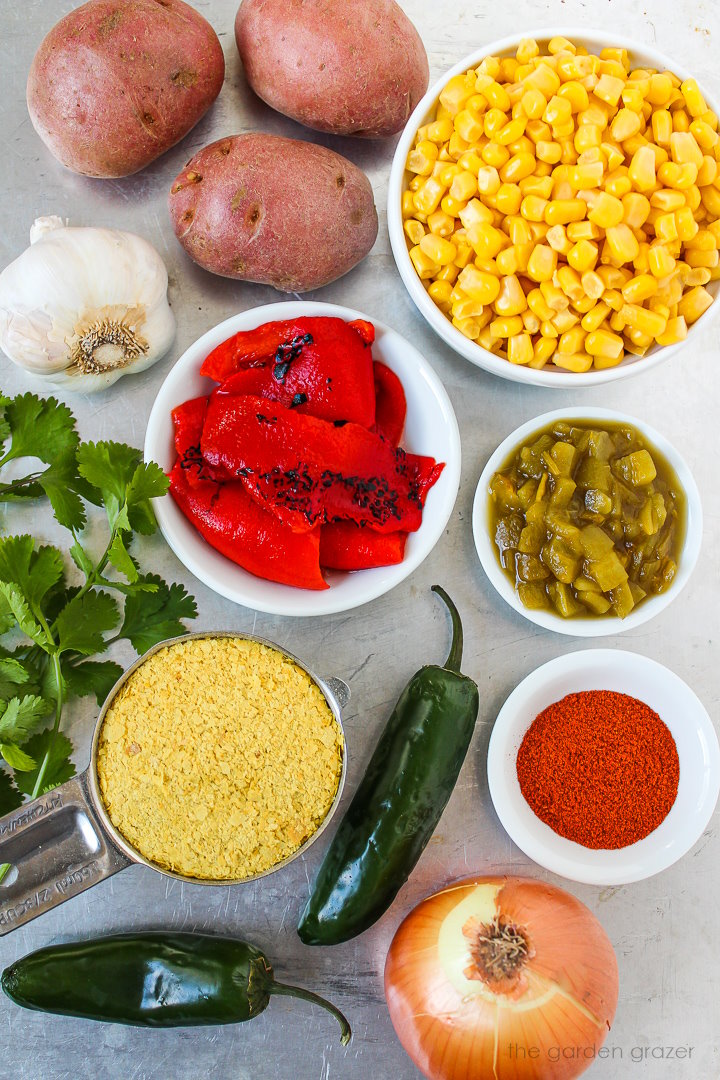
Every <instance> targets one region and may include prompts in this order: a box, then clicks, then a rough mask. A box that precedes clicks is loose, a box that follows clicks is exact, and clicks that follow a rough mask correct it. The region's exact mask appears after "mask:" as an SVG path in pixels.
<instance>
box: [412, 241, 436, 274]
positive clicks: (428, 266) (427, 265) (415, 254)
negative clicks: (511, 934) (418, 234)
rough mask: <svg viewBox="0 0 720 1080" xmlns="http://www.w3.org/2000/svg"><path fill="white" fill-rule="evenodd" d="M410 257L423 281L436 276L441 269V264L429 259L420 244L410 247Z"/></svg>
mask: <svg viewBox="0 0 720 1080" xmlns="http://www.w3.org/2000/svg"><path fill="white" fill-rule="evenodd" d="M410 258H411V260H412V264H413V266H414V267H415V271H416V273H417V275H418V277H419V278H420V280H421V281H428V280H429V279H430V278H433V277H435V275H436V274H437V272H438V270H439V269H440V267H439V265H438V264H437V263H436V262H433V260H432V259H429V258H428V257H427V255H426V254H425V252H424V251H423V250H422V249H421V248H420V246H419V245H416V246H415V247H412V248H410Z"/></svg>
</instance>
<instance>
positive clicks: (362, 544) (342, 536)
mask: <svg viewBox="0 0 720 1080" xmlns="http://www.w3.org/2000/svg"><path fill="white" fill-rule="evenodd" d="M406 540H407V533H404V532H392V533H379V532H374V531H373V530H372V529H363V528H362V527H360V526H358V525H356V524H355V522H354V521H333V522H330V523H329V524H327V525H323V526H322V528H321V530H320V565H321V566H326V567H327V568H328V569H329V570H369V569H370V568H371V567H373V566H393V565H395V563H401V562H402V561H403V558H404V555H405V541H406Z"/></svg>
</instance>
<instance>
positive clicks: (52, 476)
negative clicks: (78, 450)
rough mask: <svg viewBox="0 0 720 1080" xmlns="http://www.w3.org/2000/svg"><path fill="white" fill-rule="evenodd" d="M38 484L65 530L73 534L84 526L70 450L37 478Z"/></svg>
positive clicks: (81, 503) (83, 511)
mask: <svg viewBox="0 0 720 1080" xmlns="http://www.w3.org/2000/svg"><path fill="white" fill-rule="evenodd" d="M38 484H39V485H40V487H41V488H42V490H43V491H44V492H45V494H46V495H47V497H48V499H49V500H50V505H51V506H52V508H53V513H54V514H55V517H56V518H57V520H58V521H59V522H60V524H61V525H63V526H64V527H65V528H66V529H71V530H73V531H75V532H77V531H79V530H80V529H82V528H83V526H84V525H85V521H86V517H85V507H84V506H83V501H82V499H81V498H80V496H79V495H78V493H77V490H76V488H77V487H78V484H77V461H76V460H75V451H74V450H70V451H67V452H66V453H65V454H62V455H61V456H60V457H58V458H56V459H55V461H54V462H53V463H52V465H51V466H50V467H49V468H48V469H46V470H45V472H44V473H43V474H42V476H40V477H39V478H38Z"/></svg>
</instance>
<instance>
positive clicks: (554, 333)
mask: <svg viewBox="0 0 720 1080" xmlns="http://www.w3.org/2000/svg"><path fill="white" fill-rule="evenodd" d="M571 325H572V323H571ZM540 333H541V334H542V336H543V337H546V338H553V339H555V340H554V341H553V349H554V348H555V347H556V342H557V339H558V338H559V337H560V331H559V330H558V329H557V328H556V326H555V324H554V323H553V322H552V321H551V320H549V319H548V320H547V322H544V323H541V324H540Z"/></svg>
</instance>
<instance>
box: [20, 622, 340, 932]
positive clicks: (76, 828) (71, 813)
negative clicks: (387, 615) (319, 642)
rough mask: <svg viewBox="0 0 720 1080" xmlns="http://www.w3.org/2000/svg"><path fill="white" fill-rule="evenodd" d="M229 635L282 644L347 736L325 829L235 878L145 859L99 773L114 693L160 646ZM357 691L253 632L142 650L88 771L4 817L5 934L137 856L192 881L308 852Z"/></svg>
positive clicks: (108, 701) (217, 633) (122, 679)
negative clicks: (188, 872) (107, 798)
mask: <svg viewBox="0 0 720 1080" xmlns="http://www.w3.org/2000/svg"><path fill="white" fill-rule="evenodd" d="M208 637H209V638H214V637H229V638H240V639H242V640H244V641H255V642H258V643H259V644H261V645H267V646H268V648H271V649H275V650H276V651H277V652H279V653H281V654H282V655H283V656H285V657H287V658H288V659H289V660H292V661H293V662H294V663H295V664H297V666H298V667H299V668H300V669H301V670H302V671H304V672H305V673H306V674H307V675H309V676H310V678H311V679H312V681H313V682H314V683H315V685H316V686H317V687H318V689H319V690H320V692H321V693H322V695H323V697H324V698H325V701H326V702H327V704H328V706H329V708H330V711H331V712H332V714H333V716H334V717H335V720H336V722H337V724H338V726H339V728H340V732H341V735H342V737H343V757H342V768H341V772H340V780H339V782H338V788H337V792H336V793H335V798H334V799H333V802H332V805H331V806H330V809H329V810H328V812H327V814H326V816H325V819H324V820H323V821H322V822H321V824H320V826H319V827H318V829H317V830H316V831H315V832H314V833H313V834H312V836H309V837H308V839H307V840H306V841H305V843H304V844H302V846H301V847H299V848H298V849H297V851H295V852H294V853H293V854H292V855H289V856H288V857H287V859H283V860H282V862H279V863H276V864H275V866H272V867H270V868H269V869H268V870H264V871H263V872H262V873H260V874H254V875H252V876H251V877H246V878H238V879H235V880H227V879H224V880H221V881H219V880H207V879H203V878H193V877H186V876H185V875H184V874H177V873H175V872H174V871H172V870H165V869H163V868H161V867H159V866H156V865H155V863H153V862H151V861H150V860H149V859H146V858H145V857H144V856H143V855H141V854H140V852H139V851H136V850H135V848H133V847H132V846H131V845H130V844H129V843H128V842H127V840H126V839H125V838H124V836H122V834H121V833H119V832H118V830H117V829H116V828H115V826H114V825H113V824H112V822H111V821H110V818H109V817H108V813H107V810H106V809H105V805H104V803H103V801H102V797H101V795H100V788H99V784H98V776H97V750H98V742H99V739H100V731H101V729H102V726H103V722H104V720H105V715H106V713H107V711H108V709H109V708H110V705H111V704H112V702H113V700H114V698H115V695H116V694H117V693H118V691H119V690H120V689H121V688H122V687H123V686H124V685H125V683H126V682H127V680H128V679H129V678H130V676H131V675H132V674H133V672H135V671H137V669H138V668H139V667H140V666H141V665H142V664H144V663H145V661H146V660H148V659H149V658H150V657H151V656H154V654H155V653H156V652H159V650H160V649H165V648H168V647H169V646H172V645H175V644H177V643H178V642H181V641H189V640H191V639H193V638H208ZM349 698H350V689H349V687H348V686H347V684H346V683H344V682H343V681H342V679H335V678H328V679H321V678H320V677H319V676H318V675H316V674H315V673H314V672H312V671H310V669H309V668H308V667H306V666H305V664H303V662H302V661H301V660H299V659H298V658H297V656H294V655H293V654H292V653H290V652H288V651H287V649H283V648H281V646H279V645H277V644H275V642H273V641H268V640H267V639H266V638H261V637H255V636H254V635H252V634H242V633H236V632H233V631H211V632H207V631H205V632H202V631H200V632H199V633H194V634H185V635H184V636H183V637H179V638H169V639H168V640H167V641H161V642H160V643H159V644H158V645H155V646H153V648H152V649H149V650H148V651H147V652H146V653H144V654H143V656H141V657H139V658H138V659H137V660H136V661H135V663H134V664H132V665H131V667H129V668H128V669H127V671H125V672H124V673H123V675H121V677H120V678H119V679H118V681H117V682H116V683H115V685H114V687H113V688H112V690H111V691H110V693H109V694H108V696H107V698H106V699H105V702H104V704H103V707H102V709H101V710H100V715H99V716H98V718H97V722H96V724H95V731H94V733H93V740H92V746H91V749H90V764H89V765H88V767H87V769H86V770H85V772H83V773H81V774H80V775H79V776H74V777H73V778H72V780H68V781H67V782H66V783H65V784H61V785H60V786H59V787H56V788H53V790H52V791H50V792H48V794H47V795H41V796H40V798H38V799H34V800H33V801H32V802H29V803H25V804H24V805H23V806H21V807H20V809H18V810H14V811H13V812H12V813H10V814H6V815H5V816H4V817H2V818H0V863H9V864H10V866H11V869H10V871H9V872H8V874H7V876H6V878H5V881H4V882H3V883H2V884H0V935H3V934H8V933H10V931H11V930H15V928H16V927H18V926H23V925H24V924H25V923H28V922H30V921H31V920H32V919H35V918H37V916H38V915H42V914H43V913H44V912H45V911H50V909H51V908H54V907H57V906H58V905H59V904H62V903H64V902H65V901H66V900H69V899H70V898H71V897H73V896H77V895H78V894H79V893H81V892H84V891H85V890H86V889H90V888H92V886H93V885H97V884H98V882H100V881H104V880H105V878H109V877H111V876H112V875H113V874H117V873H118V871H119V870H124V869H125V868H126V867H127V866H130V865H131V864H132V863H141V864H142V865H144V866H149V867H150V869H151V870H155V871H156V872H157V873H159V874H164V875H165V876H166V877H171V878H177V879H178V880H179V881H187V882H190V883H191V884H193V885H239V884H242V883H244V882H247V881H255V880H256V879H257V878H261V877H266V876H267V875H268V874H274V873H275V871H276V870H279V869H280V868H281V867H283V866H286V865H287V864H288V863H290V862H292V861H293V859H297V858H298V856H300V855H302V854H303V852H305V851H307V849H308V848H309V847H310V845H311V844H313V843H314V842H315V841H316V840H317V838H318V837H319V836H320V833H321V832H323V830H324V829H325V828H326V827H327V825H328V823H329V822H330V819H331V818H332V816H333V814H334V813H335V810H336V809H337V806H338V803H339V802H340V796H341V794H342V790H343V786H344V783H345V773H346V761H347V751H346V745H345V732H344V729H343V725H342V716H341V710H342V708H343V707H344V706H345V705H346V704H347V702H348V700H349Z"/></svg>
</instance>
